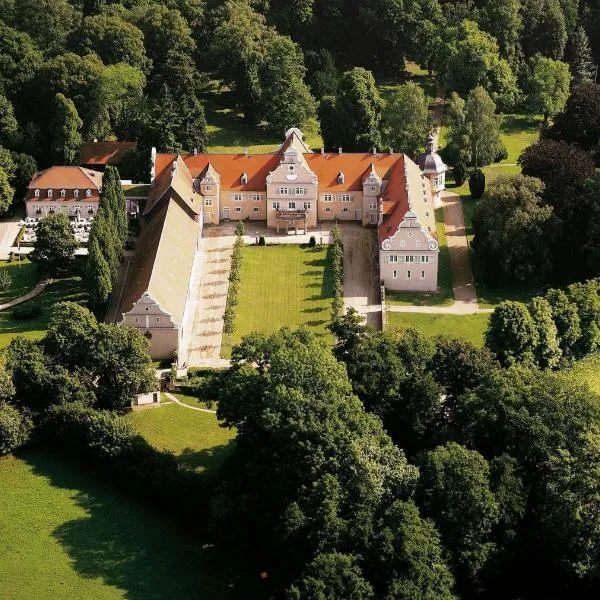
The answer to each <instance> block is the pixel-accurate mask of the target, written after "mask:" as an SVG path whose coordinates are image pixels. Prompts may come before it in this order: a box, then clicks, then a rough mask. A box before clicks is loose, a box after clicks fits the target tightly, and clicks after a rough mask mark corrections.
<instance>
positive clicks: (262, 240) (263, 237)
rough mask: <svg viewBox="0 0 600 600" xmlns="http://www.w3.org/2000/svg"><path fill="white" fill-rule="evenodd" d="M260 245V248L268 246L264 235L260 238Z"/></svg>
mask: <svg viewBox="0 0 600 600" xmlns="http://www.w3.org/2000/svg"><path fill="white" fill-rule="evenodd" d="M258 245H259V246H266V245H267V241H266V240H265V236H264V235H261V236H260V237H259V238H258Z"/></svg>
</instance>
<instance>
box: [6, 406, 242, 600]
mask: <svg viewBox="0 0 600 600" xmlns="http://www.w3.org/2000/svg"><path fill="white" fill-rule="evenodd" d="M190 412H191V411H190ZM181 500H182V502H185V498H182V499H181ZM173 510H177V507H176V506H174V507H173ZM0 514H1V515H2V517H1V518H0V573H1V574H2V575H1V576H0V598H2V599H4V600H59V599H63V598H64V599H67V598H72V599H81V600H83V599H85V600H117V599H127V600H164V599H166V598H177V599H178V600H184V599H189V600H192V599H197V598H206V599H211V600H212V599H214V600H221V599H225V598H231V594H230V593H229V590H228V585H227V584H228V583H229V582H228V581H227V577H226V576H225V575H224V574H223V572H222V570H219V566H218V564H216V560H214V559H213V557H212V556H211V554H210V552H211V551H210V549H208V548H203V547H202V545H201V542H200V541H197V540H194V539H192V538H191V537H186V536H185V535H183V534H182V533H180V532H178V531H177V530H175V529H174V528H173V527H172V526H171V525H170V523H169V522H168V520H167V519H165V518H163V517H161V516H158V515H157V514H154V513H153V512H151V511H150V510H149V509H147V508H145V507H143V506H140V505H139V504H137V503H135V502H134V501H132V500H130V499H129V498H127V497H126V496H123V495H121V494H119V493H117V492H115V490H114V489H112V488H110V487H109V486H105V485H103V484H101V483H99V482H97V481H95V480H94V479H93V478H92V477H91V476H90V475H88V474H87V473H85V472H84V471H83V470H82V469H80V468H78V467H76V466H74V465H71V464H69V463H65V462H63V461H62V460H59V459H57V458H54V457H52V456H49V455H47V454H46V453H42V452H39V451H38V452H34V451H28V452H26V453H23V455H22V457H21V458H15V457H12V456H9V457H6V458H3V459H0Z"/></svg>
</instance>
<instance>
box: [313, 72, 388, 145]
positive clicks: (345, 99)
mask: <svg viewBox="0 0 600 600" xmlns="http://www.w3.org/2000/svg"><path fill="white" fill-rule="evenodd" d="M382 111H383V102H382V100H381V97H380V96H379V92H378V91H377V87H376V85H375V79H374V77H373V74H372V73H371V72H370V71H367V70H366V69H363V68H361V67H355V68H354V69H352V70H350V71H346V72H345V73H344V74H343V75H342V78H341V80H340V85H339V88H338V94H337V96H336V97H335V98H334V97H331V96H328V97H326V98H324V99H323V100H322V101H321V105H320V107H319V118H320V121H321V131H322V134H323V140H324V143H325V146H326V147H328V148H337V147H342V148H344V149H346V150H348V151H367V150H372V149H373V148H374V147H381V134H380V126H381V117H382Z"/></svg>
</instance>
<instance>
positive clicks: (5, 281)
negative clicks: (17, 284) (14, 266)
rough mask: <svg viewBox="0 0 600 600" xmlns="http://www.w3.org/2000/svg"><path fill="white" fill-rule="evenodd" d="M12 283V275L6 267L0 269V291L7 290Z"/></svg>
mask: <svg viewBox="0 0 600 600" xmlns="http://www.w3.org/2000/svg"><path fill="white" fill-rule="evenodd" d="M11 285H12V277H11V275H10V273H9V272H8V269H0V292H7V291H8V290H9V289H10V286H11Z"/></svg>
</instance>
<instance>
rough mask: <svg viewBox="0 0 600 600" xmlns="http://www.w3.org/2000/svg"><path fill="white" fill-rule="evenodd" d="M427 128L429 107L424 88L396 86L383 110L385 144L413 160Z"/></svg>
mask: <svg viewBox="0 0 600 600" xmlns="http://www.w3.org/2000/svg"><path fill="white" fill-rule="evenodd" d="M428 129H429V106H428V102H427V98H426V97H425V92H424V91H423V89H422V88H421V87H419V86H418V85H417V84H416V83H413V82H408V83H405V84H403V85H401V86H399V87H398V89H397V91H396V93H395V94H394V96H393V97H392V99H391V100H390V101H389V102H388V104H387V106H386V108H385V111H384V116H383V131H384V133H383V138H384V143H385V144H386V145H388V146H389V147H391V148H398V149H400V150H401V151H402V152H405V153H406V154H408V155H409V156H412V157H416V156H417V155H418V154H419V153H420V151H421V148H422V146H423V140H424V139H425V137H426V135H427V131H428Z"/></svg>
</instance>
